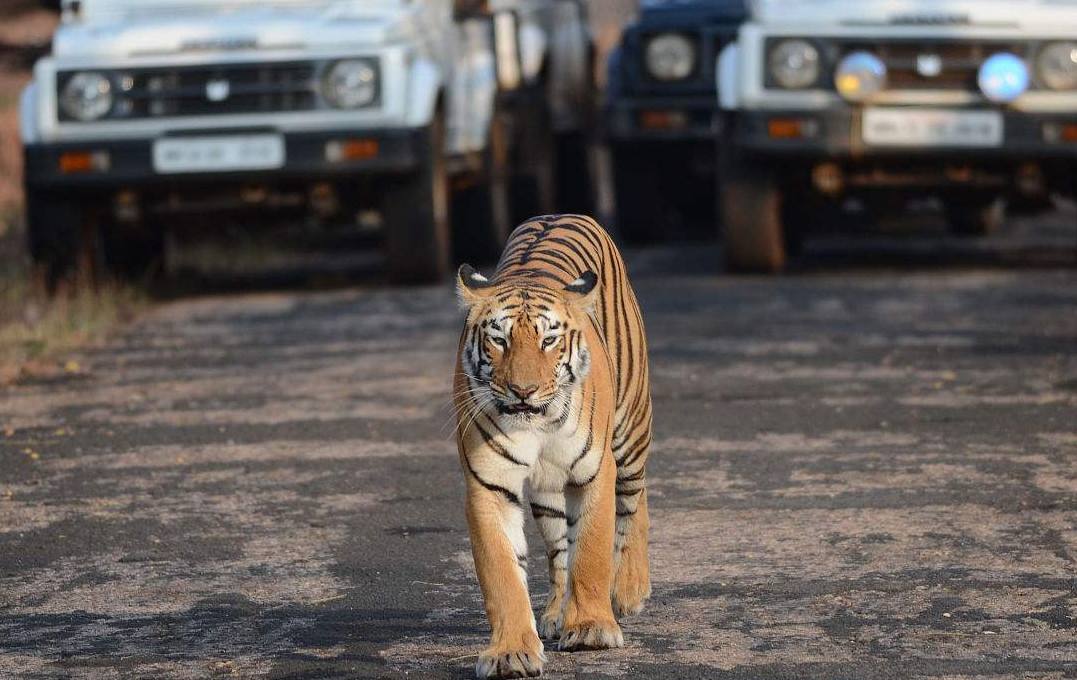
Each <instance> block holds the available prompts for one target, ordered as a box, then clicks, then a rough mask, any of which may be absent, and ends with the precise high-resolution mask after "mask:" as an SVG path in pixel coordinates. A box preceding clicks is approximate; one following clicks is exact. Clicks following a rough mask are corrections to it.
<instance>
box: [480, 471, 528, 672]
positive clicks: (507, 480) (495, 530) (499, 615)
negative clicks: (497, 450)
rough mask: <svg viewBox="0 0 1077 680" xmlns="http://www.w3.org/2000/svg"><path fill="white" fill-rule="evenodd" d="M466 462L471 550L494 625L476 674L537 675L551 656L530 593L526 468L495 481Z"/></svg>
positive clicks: (487, 610) (489, 475) (488, 616)
mask: <svg viewBox="0 0 1077 680" xmlns="http://www.w3.org/2000/svg"><path fill="white" fill-rule="evenodd" d="M464 462H465V465H469V469H470V472H471V474H469V475H468V482H467V521H468V530H469V533H470V535H471V551H472V554H473V555H474V557H475V570H476V571H477V572H478V577H479V586H480V587H481V589H482V596H483V600H484V601H485V604H486V616H487V618H488V619H489V621H490V628H491V639H490V646H489V647H487V648H486V649H485V650H484V651H483V652H482V653H481V654H480V655H479V659H478V661H477V662H476V664H475V675H476V676H478V677H479V678H522V677H534V676H538V675H540V674H541V673H542V664H543V662H544V661H545V660H546V657H545V655H544V654H543V651H542V641H541V640H540V639H539V636H538V632H537V631H536V630H535V615H534V613H533V612H532V611H531V601H530V598H529V597H528V594H527V570H526V560H527V544H526V539H525V538H524V530H523V524H524V510H523V507H522V506H521V505H520V503H521V501H520V499H521V498H522V493H523V480H524V478H525V476H526V473H524V475H522V476H521V475H511V476H510V475H496V481H490V478H494V477H495V475H492V474H490V473H489V472H487V471H486V470H485V469H483V470H482V471H481V472H476V471H475V469H474V467H471V466H470V464H469V462H468V461H467V460H466V458H465V461H464ZM475 467H478V466H475ZM480 469H481V468H480ZM480 474H481V475H483V476H482V477H480V476H479V475H480Z"/></svg>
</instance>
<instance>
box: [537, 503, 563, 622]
mask: <svg viewBox="0 0 1077 680" xmlns="http://www.w3.org/2000/svg"><path fill="white" fill-rule="evenodd" d="M531 515H532V516H534V518H535V522H536V523H537V524H538V527H539V531H540V532H541V533H542V538H543V540H544V541H545V542H546V559H547V561H548V562H549V567H550V595H549V597H548V598H547V600H546V609H545V610H544V611H543V613H542V616H541V617H540V618H539V623H538V632H539V635H540V636H541V637H543V638H545V639H547V640H556V639H558V638H560V637H561V629H562V627H563V626H562V624H563V621H562V618H561V609H562V606H563V605H564V602H565V580H566V577H567V571H566V570H567V569H568V519H567V517H566V515H565V494H564V492H563V491H557V492H553V493H543V492H539V491H535V490H534V489H532V492H531Z"/></svg>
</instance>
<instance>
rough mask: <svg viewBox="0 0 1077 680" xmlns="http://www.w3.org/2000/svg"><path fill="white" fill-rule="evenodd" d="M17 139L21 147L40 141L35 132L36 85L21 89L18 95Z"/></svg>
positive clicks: (33, 83) (31, 84)
mask: <svg viewBox="0 0 1077 680" xmlns="http://www.w3.org/2000/svg"><path fill="white" fill-rule="evenodd" d="M19 139H21V140H22V143H23V145H26V144H33V143H35V142H37V141H38V140H39V139H40V135H39V134H38V130H37V83H36V82H35V81H30V84H29V85H27V86H26V87H24V88H23V90H22V93H21V94H20V95H19Z"/></svg>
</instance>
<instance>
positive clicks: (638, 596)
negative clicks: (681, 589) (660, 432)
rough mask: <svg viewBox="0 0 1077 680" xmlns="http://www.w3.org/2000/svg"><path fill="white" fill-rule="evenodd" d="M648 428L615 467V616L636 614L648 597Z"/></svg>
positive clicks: (613, 594)
mask: <svg viewBox="0 0 1077 680" xmlns="http://www.w3.org/2000/svg"><path fill="white" fill-rule="evenodd" d="M650 442H651V434H650V427H649V423H648V427H647V428H646V430H645V432H644V434H643V435H641V437H640V440H639V441H638V442H637V443H635V444H636V445H635V446H634V447H633V446H631V445H629V446H628V447H627V449H626V450H625V451H624V453H623V456H622V457H621V458H620V463H619V464H618V466H617V486H616V489H617V535H616V537H615V541H614V553H613V557H614V563H615V564H616V569H617V571H616V573H615V575H614V579H613V592H612V594H611V598H612V600H613V611H614V613H615V614H617V616H618V617H624V616H631V615H633V614H638V613H639V612H640V611H641V610H642V609H643V603H644V601H645V600H646V599H647V598H648V597H650V596H651V571H650V563H649V561H648V557H647V535H648V533H649V531H650V528H651V519H650V517H649V515H648V513H647V476H646V467H645V466H646V463H647V454H648V453H649V451H648V449H649V448H650Z"/></svg>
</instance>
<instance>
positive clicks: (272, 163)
mask: <svg viewBox="0 0 1077 680" xmlns="http://www.w3.org/2000/svg"><path fill="white" fill-rule="evenodd" d="M283 165H284V140H283V139H282V138H281V136H280V135H265V134H262V135H236V136H230V137H175V138H169V139H159V140H157V141H156V142H154V144H153V168H154V170H156V171H157V172H159V173H182V172H228V171H231V170H269V169H273V168H279V167H282V166H283Z"/></svg>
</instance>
